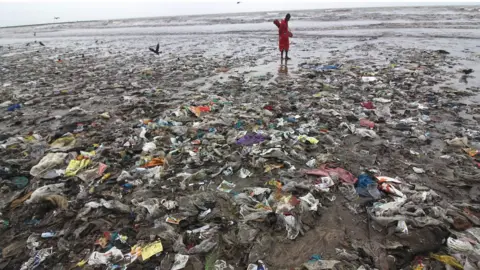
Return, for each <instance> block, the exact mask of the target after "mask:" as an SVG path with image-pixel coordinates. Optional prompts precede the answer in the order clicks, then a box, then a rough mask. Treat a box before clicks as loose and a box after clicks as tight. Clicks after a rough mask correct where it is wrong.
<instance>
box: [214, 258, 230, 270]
mask: <svg viewBox="0 0 480 270" xmlns="http://www.w3.org/2000/svg"><path fill="white" fill-rule="evenodd" d="M214 267H215V268H214V270H235V268H233V266H231V265H229V264H227V262H226V261H224V260H216V261H215V265H214Z"/></svg>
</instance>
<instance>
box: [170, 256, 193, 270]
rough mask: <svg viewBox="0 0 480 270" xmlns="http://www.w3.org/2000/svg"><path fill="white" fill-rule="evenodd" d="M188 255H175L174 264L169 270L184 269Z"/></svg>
mask: <svg viewBox="0 0 480 270" xmlns="http://www.w3.org/2000/svg"><path fill="white" fill-rule="evenodd" d="M188 258H189V256H188V255H182V254H175V262H174V263H173V266H172V268H171V269H170V270H180V269H183V268H185V266H186V265H187V263H188Z"/></svg>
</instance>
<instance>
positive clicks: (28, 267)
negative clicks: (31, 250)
mask: <svg viewBox="0 0 480 270" xmlns="http://www.w3.org/2000/svg"><path fill="white" fill-rule="evenodd" d="M52 254H53V247H50V248H44V249H41V250H39V251H37V252H35V255H34V256H33V257H31V258H30V259H28V261H26V262H24V263H23V264H22V267H21V268H20V270H32V269H35V268H37V267H38V266H39V265H40V263H42V262H43V261H45V259H46V258H47V257H48V256H51V255H52Z"/></svg>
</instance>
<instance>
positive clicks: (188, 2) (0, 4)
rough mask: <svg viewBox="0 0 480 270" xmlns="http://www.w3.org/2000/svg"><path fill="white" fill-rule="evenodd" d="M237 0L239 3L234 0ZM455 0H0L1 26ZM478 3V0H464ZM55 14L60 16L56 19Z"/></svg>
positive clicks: (438, 2) (403, 4)
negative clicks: (339, 0)
mask: <svg viewBox="0 0 480 270" xmlns="http://www.w3.org/2000/svg"><path fill="white" fill-rule="evenodd" d="M237 1H240V2H241V3H240V4H237ZM453 3H455V4H459V3H458V2H452V1H448V2H442V1H429V0H423V1H420V2H418V1H413V0H397V1H395V2H385V1H384V0H383V1H375V0H363V1H361V0H350V1H349V2H337V1H332V0H83V1H79V0H0V26H14V25H27V24H43V23H52V22H71V21H84V20H107V19H124V18H140V17H158V16H175V15H197V14H215V13H235V12H254V11H277V10H278V11H280V10H299V9H322V8H351V7H377V6H409V5H410V6H412V5H416V6H418V5H448V4H453ZM462 4H478V5H480V1H479V0H463V1H462ZM54 17H60V18H59V19H57V20H55V19H54Z"/></svg>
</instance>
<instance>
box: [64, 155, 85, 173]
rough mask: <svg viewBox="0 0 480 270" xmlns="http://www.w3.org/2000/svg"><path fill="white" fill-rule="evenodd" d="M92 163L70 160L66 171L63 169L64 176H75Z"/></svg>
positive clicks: (83, 160)
mask: <svg viewBox="0 0 480 270" xmlns="http://www.w3.org/2000/svg"><path fill="white" fill-rule="evenodd" d="M91 162H92V161H91V160H90V159H82V160H76V159H72V160H70V163H68V167H67V169H65V176H75V175H77V173H78V172H79V171H80V170H82V169H84V168H86V167H87V166H88V165H90V163H91Z"/></svg>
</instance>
